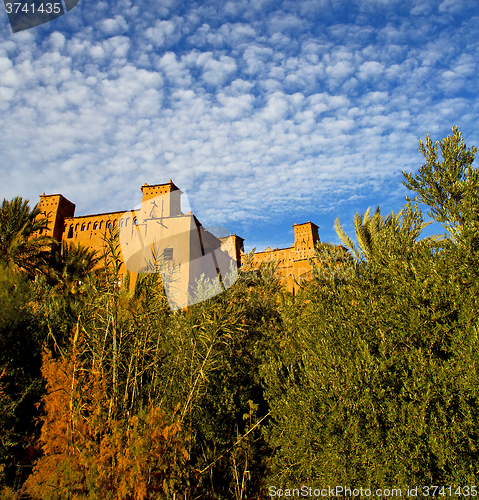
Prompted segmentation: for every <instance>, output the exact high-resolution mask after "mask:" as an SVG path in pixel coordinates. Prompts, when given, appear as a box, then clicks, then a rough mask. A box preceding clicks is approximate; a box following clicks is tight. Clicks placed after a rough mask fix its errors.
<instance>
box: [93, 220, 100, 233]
mask: <svg viewBox="0 0 479 500" xmlns="http://www.w3.org/2000/svg"><path fill="white" fill-rule="evenodd" d="M93 229H94V230H95V231H96V230H97V229H99V226H98V222H94V223H93Z"/></svg>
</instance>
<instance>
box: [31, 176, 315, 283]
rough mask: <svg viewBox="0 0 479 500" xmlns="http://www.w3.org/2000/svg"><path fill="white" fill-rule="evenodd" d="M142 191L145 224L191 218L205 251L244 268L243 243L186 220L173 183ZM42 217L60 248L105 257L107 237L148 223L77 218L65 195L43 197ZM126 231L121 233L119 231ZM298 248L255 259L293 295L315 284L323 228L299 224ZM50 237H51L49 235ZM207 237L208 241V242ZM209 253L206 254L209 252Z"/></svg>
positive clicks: (112, 216)
mask: <svg viewBox="0 0 479 500" xmlns="http://www.w3.org/2000/svg"><path fill="white" fill-rule="evenodd" d="M141 191H142V195H143V196H142V209H141V214H142V216H143V217H144V218H148V219H149V220H153V219H154V220H155V221H156V222H158V223H160V224H162V223H163V222H168V224H170V225H171V224H172V223H175V224H184V219H185V218H186V217H188V218H189V219H190V220H191V221H193V222H192V224H195V225H196V226H197V228H198V229H199V228H201V230H202V231H201V232H202V234H203V238H202V243H201V245H202V248H201V251H202V252H203V254H204V252H205V251H206V252H207V251H208V248H211V247H218V246H220V247H221V250H222V251H223V252H225V253H226V254H227V255H229V257H230V258H232V259H234V260H235V261H236V262H237V264H238V266H241V265H242V264H244V263H245V261H246V257H247V256H246V255H245V254H244V240H243V238H241V237H239V236H237V235H236V234H233V235H231V236H228V237H224V238H216V237H215V236H213V235H212V234H211V233H209V232H208V231H206V230H204V228H203V227H202V224H201V223H200V222H199V221H198V219H197V218H196V217H195V216H194V215H193V214H192V213H191V212H190V213H188V214H183V213H182V212H181V201H180V197H181V194H182V193H181V190H180V189H179V188H178V187H177V186H176V185H175V184H174V183H173V181H172V180H171V179H170V181H169V182H168V183H166V184H155V185H148V184H146V183H145V184H144V185H143V186H142V187H141ZM159 196H160V197H161V199H162V200H166V202H162V203H161V206H160V207H158V206H157V204H156V203H154V200H155V199H158V198H157V197H159ZM38 208H39V210H40V213H41V214H40V216H43V217H47V218H48V220H49V224H48V229H47V232H46V235H47V236H50V237H52V238H53V239H54V240H55V241H57V242H59V243H60V244H62V243H64V242H66V243H69V244H74V245H77V244H80V245H82V246H84V247H86V248H89V249H91V250H95V251H97V252H98V255H101V254H102V253H103V252H104V250H105V241H104V238H105V234H106V233H107V232H108V230H109V228H111V229H114V228H119V229H123V228H122V226H124V227H125V228H126V227H128V226H129V225H130V226H132V227H133V226H135V225H138V224H140V225H141V223H142V222H143V221H141V220H136V219H137V218H136V217H135V216H134V215H133V214H139V212H138V211H137V212H132V211H128V210H126V211H118V212H107V213H99V214H93V215H80V216H75V205H74V203H72V202H71V201H69V200H67V199H66V198H65V197H64V196H63V195H61V194H52V195H46V194H45V193H43V194H42V195H41V196H40V202H39V204H38ZM130 215H133V216H131V217H130ZM119 226H120V227H119ZM293 227H294V244H293V246H291V247H287V248H281V249H280V248H275V249H274V250H272V249H271V248H269V247H268V248H267V249H266V250H264V251H263V252H257V253H255V254H254V255H253V260H252V264H253V265H254V266H256V265H259V264H260V263H262V262H271V261H273V262H275V263H277V266H278V270H277V274H276V275H277V276H278V277H279V278H280V279H281V281H282V283H283V284H284V285H285V286H286V287H287V289H288V290H289V291H293V290H295V289H297V283H298V282H299V281H300V280H301V279H306V280H309V279H311V277H312V276H313V272H312V266H311V264H310V262H309V260H308V258H312V259H314V260H316V259H315V252H314V246H315V244H316V243H317V242H319V241H320V239H319V233H318V229H319V228H318V226H317V225H316V224H314V223H312V222H310V221H308V222H305V223H302V224H294V226H293ZM44 234H45V233H44ZM205 235H206V237H205ZM203 247H204V248H203ZM59 250H60V247H59V246H58V245H56V246H54V248H53V251H59ZM164 252H165V254H164V255H165V256H166V258H167V259H169V260H172V261H173V263H174V261H175V255H174V254H173V252H172V251H171V249H164ZM125 272H126V267H125V265H124V264H123V265H122V268H121V273H122V274H123V273H125Z"/></svg>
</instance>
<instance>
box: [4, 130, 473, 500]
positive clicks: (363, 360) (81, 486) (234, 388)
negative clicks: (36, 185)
mask: <svg viewBox="0 0 479 500" xmlns="http://www.w3.org/2000/svg"><path fill="white" fill-rule="evenodd" d="M420 151H421V152H422V153H423V154H424V156H425V160H426V161H425V164H424V165H423V166H422V167H421V168H420V169H419V172H418V174H416V175H412V174H407V173H404V177H405V180H404V184H405V185H406V187H407V188H408V189H410V190H412V191H414V192H416V194H417V196H416V198H415V199H413V200H407V202H406V203H405V205H404V207H403V210H402V211H401V212H400V213H399V214H390V215H388V216H386V217H383V216H382V215H381V212H380V209H379V208H378V210H376V212H375V213H374V215H372V216H371V214H370V212H369V211H367V212H366V213H365V214H363V215H362V216H359V214H358V215H357V217H356V218H355V229H356V239H357V244H356V243H354V242H353V241H352V239H351V238H350V237H349V236H348V235H347V234H346V233H345V232H344V231H343V229H342V227H341V224H340V223H339V219H338V220H337V222H336V229H337V232H338V235H339V237H340V238H341V240H342V242H343V244H344V246H345V247H347V249H348V252H347V253H346V252H344V251H342V250H341V251H339V250H338V249H337V248H335V247H333V246H331V245H327V244H319V245H318V246H317V249H316V252H317V257H318V259H317V263H316V264H315V265H316V266H317V273H316V276H317V277H316V279H315V280H313V281H310V282H308V283H302V284H301V287H300V289H299V292H298V293H297V294H295V295H291V294H288V293H287V292H285V291H284V290H283V289H282V288H281V286H280V284H279V282H278V281H277V280H276V279H275V278H272V277H271V276H272V273H271V272H270V269H269V268H267V266H266V267H262V268H260V269H252V268H251V266H250V265H246V266H245V267H244V268H243V269H242V270H241V271H240V276H239V279H238V281H236V283H235V284H234V285H233V286H232V287H230V288H229V289H227V290H226V292H224V293H222V294H220V295H217V296H215V297H214V298H211V299H208V300H206V301H203V302H200V303H198V304H196V305H195V306H192V307H191V308H189V309H188V311H174V312H172V311H171V310H170V309H169V307H168V302H167V300H166V297H165V294H164V291H163V288H162V285H161V281H160V280H159V278H158V275H144V276H141V277H140V279H139V280H138V281H137V282H136V285H135V287H134V289H132V287H130V284H129V280H128V277H127V278H126V279H124V280H123V283H122V284H121V286H118V272H119V265H118V264H119V248H118V243H117V241H116V240H115V235H114V234H110V235H106V236H105V237H106V238H107V239H108V242H109V250H108V252H107V253H106V254H105V255H104V256H102V262H103V266H99V261H98V260H97V259H98V258H99V256H95V255H93V254H92V253H91V252H88V251H87V250H85V249H82V248H80V247H68V246H65V247H63V249H62V252H61V254H54V255H53V256H52V255H50V254H49V253H48V252H45V251H44V249H45V244H46V243H47V242H46V241H45V238H40V237H36V236H35V235H37V234H39V233H38V232H39V230H40V229H41V228H42V227H44V224H45V221H42V220H39V219H38V217H37V216H38V213H37V211H36V209H33V210H30V208H29V207H28V204H27V203H26V202H23V201H22V200H21V199H19V198H17V199H14V200H12V201H11V202H8V201H4V203H3V205H2V207H1V210H0V488H3V490H2V491H1V492H0V497H1V498H5V499H7V498H11V499H15V498H31V499H52V500H53V499H58V500H60V499H62V500H68V499H71V500H73V499H125V500H126V499H128V500H129V499H132V500H133V499H135V500H140V499H159V498H165V499H168V498H171V499H196V498H205V499H230V498H231V499H255V498H265V497H267V496H268V486H271V485H274V486H275V487H276V488H299V487H301V486H302V485H307V486H308V487H319V486H321V487H325V486H326V487H327V486H332V487H334V486H335V485H341V484H342V485H348V486H350V487H351V488H353V487H364V488H375V487H381V488H385V487H398V486H408V485H409V486H410V485H419V486H422V485H447V486H454V485H474V484H475V482H476V479H477V477H478V475H479V472H478V466H479V460H478V458H479V456H478V454H479V451H478V446H479V436H478V433H479V430H478V429H479V373H478V367H479V351H478V347H479V345H478V341H479V337H478V327H479V320H478V314H477V312H478V300H479V299H478V289H479V284H478V273H479V265H478V264H479V255H478V252H479V196H478V194H479V191H478V188H479V173H478V170H476V169H475V168H474V166H473V162H474V157H475V153H476V150H475V148H472V149H467V147H466V145H465V143H464V141H463V139H462V137H461V134H460V133H459V132H458V130H457V129H455V128H454V129H453V133H452V135H451V136H448V137H447V138H445V139H443V140H442V141H439V142H436V143H433V142H432V141H431V140H430V139H429V137H428V138H427V140H426V142H425V143H423V142H422V141H421V142H420ZM417 202H419V203H424V204H426V205H427V206H428V208H429V215H430V216H431V217H432V218H433V219H434V220H436V221H438V222H440V223H442V224H443V225H444V227H445V229H446V231H447V232H446V233H445V235H444V237H443V238H441V239H439V238H433V237H430V238H422V239H421V238H420V235H421V230H422V229H423V227H424V216H423V215H422V212H421V211H420V210H419V209H418V208H417V205H413V204H412V203H417ZM93 269H95V271H93Z"/></svg>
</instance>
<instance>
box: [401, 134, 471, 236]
mask: <svg viewBox="0 0 479 500" xmlns="http://www.w3.org/2000/svg"><path fill="white" fill-rule="evenodd" d="M439 150H440V153H441V157H442V159H440V157H439ZM419 151H420V152H421V153H422V154H423V156H424V157H425V158H426V162H425V163H424V165H423V166H422V167H421V168H420V169H419V173H418V174H416V175H413V174H408V173H406V172H404V171H403V175H404V177H405V180H403V184H404V185H405V186H406V187H407V188H408V189H409V190H411V191H415V192H416V193H417V195H416V197H415V198H414V200H413V201H418V202H419V203H424V204H426V205H428V206H429V207H430V210H429V212H428V215H429V216H430V217H432V218H433V219H434V220H435V221H437V222H440V223H441V224H442V225H443V226H444V227H445V228H446V230H447V231H448V233H449V234H450V236H451V238H452V240H453V241H464V240H467V239H468V238H470V237H471V236H472V237H473V238H476V239H477V236H476V235H477V234H478V233H479V197H478V194H479V171H478V170H477V169H476V168H475V167H474V166H473V162H474V159H475V156H476V153H477V149H476V148H475V147H474V146H473V147H472V148H471V149H468V148H467V146H466V143H465V142H464V139H463V138H462V134H461V133H460V132H459V130H458V128H457V127H453V128H452V136H451V135H448V136H447V137H446V138H444V139H442V140H441V141H434V142H433V141H432V140H431V138H430V137H429V134H427V135H426V142H423V141H422V140H420V141H419Z"/></svg>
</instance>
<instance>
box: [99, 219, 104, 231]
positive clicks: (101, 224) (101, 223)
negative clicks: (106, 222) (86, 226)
mask: <svg viewBox="0 0 479 500" xmlns="http://www.w3.org/2000/svg"><path fill="white" fill-rule="evenodd" d="M102 226H103V221H102V220H101V221H100V226H99V227H98V229H101V227H102Z"/></svg>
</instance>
